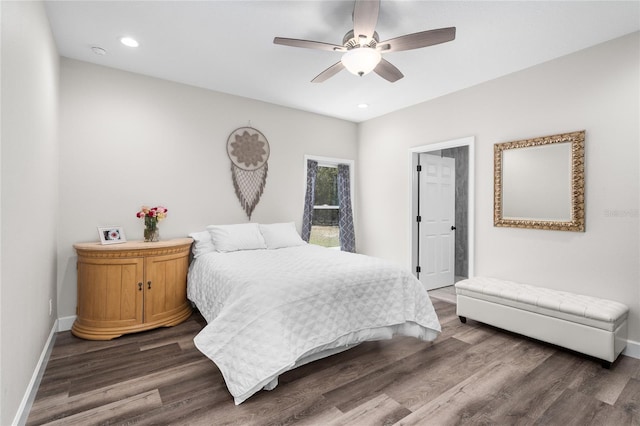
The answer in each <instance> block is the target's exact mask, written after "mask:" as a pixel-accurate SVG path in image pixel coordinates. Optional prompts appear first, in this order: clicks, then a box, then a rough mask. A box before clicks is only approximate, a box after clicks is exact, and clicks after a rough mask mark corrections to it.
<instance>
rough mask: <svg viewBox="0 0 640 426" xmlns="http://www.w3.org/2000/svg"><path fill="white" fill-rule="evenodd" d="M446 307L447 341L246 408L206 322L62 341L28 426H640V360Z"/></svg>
mask: <svg viewBox="0 0 640 426" xmlns="http://www.w3.org/2000/svg"><path fill="white" fill-rule="evenodd" d="M434 305H435V306H436V310H437V312H438V315H439V318H440V322H441V323H442V327H443V333H442V335H441V336H440V337H438V339H437V340H436V341H435V342H433V343H425V342H421V341H418V340H416V339H412V338H404V337H400V338H394V339H393V340H390V341H384V342H371V343H364V344H361V345H360V346H358V347H356V348H354V349H351V350H349V351H346V352H343V353H341V354H338V355H335V356H333V357H330V358H326V359H323V360H319V361H316V362H314V363H311V364H308V365H305V366H303V367H300V368H298V369H297V370H294V371H290V372H287V373H285V374H284V375H283V376H281V378H280V384H279V385H278V387H277V388H276V389H274V390H273V391H270V392H267V391H261V392H259V393H258V394H256V395H254V396H253V397H252V398H250V399H249V400H247V401H246V402H245V403H243V404H241V405H239V406H235V405H234V404H233V400H232V398H231V396H230V394H229V393H228V391H227V389H226V387H225V384H224V381H223V378H222V375H221V374H220V372H219V370H218V369H217V367H216V366H215V365H214V364H213V363H212V362H210V361H209V360H208V359H207V358H205V357H204V356H203V355H202V354H201V353H200V352H198V350H197V349H196V348H195V347H194V345H193V342H192V339H193V337H194V336H195V335H196V334H197V333H198V331H199V330H200V329H201V328H202V327H203V326H204V325H205V322H204V320H203V319H202V317H201V316H200V315H198V314H194V315H193V316H192V317H191V318H190V319H189V320H187V321H186V322H184V323H183V324H180V325H178V326H176V327H172V328H164V329H158V330H153V331H149V332H144V333H138V334H134V335H129V336H123V337H121V338H118V339H115V340H113V341H109V342H93V341H86V340H81V339H77V338H75V337H73V336H72V335H71V334H70V333H69V332H63V333H59V334H58V336H57V339H56V342H55V346H54V349H53V352H52V354H51V359H50V360H49V363H48V365H47V368H46V371H45V374H44V377H43V380H42V383H41V385H40V388H39V390H38V394H37V397H36V401H35V403H34V405H33V407H32V410H31V412H30V415H29V419H28V424H29V425H41V424H64V425H90V424H105V425H106V424H149V425H151V424H153V425H160V424H175V425H183V424H185V425H186V424H194V425H197V424H201V425H226V424H236V425H272V424H273V425H276V424H277V425H286V424H304V425H327V424H335V425H347V424H351V425H378V424H379V425H391V424H401V425H415V424H421V425H449V424H451V425H454V424H499V425H502V424H519V425H520V424H543V425H563V426H565V425H640V360H638V359H633V358H629V357H625V356H621V357H620V359H619V360H618V361H617V362H616V363H615V364H614V366H613V368H612V369H611V370H606V369H604V368H602V367H601V366H600V364H599V363H598V361H595V360H593V359H590V358H587V357H584V356H581V355H579V354H575V353H572V352H568V351H565V350H562V349H559V348H556V347H553V346H550V345H546V344H543V343H540V342H536V341H533V340H529V339H526V338H523V337H520V336H517V335H513V334H510V333H506V332H504V331H501V330H498V329H495V328H492V327H489V326H486V325H483V324H479V323H477V322H474V321H471V320H469V321H468V322H467V324H462V323H460V322H459V320H458V318H457V317H456V315H455V305H453V304H450V303H446V302H444V301H439V300H434Z"/></svg>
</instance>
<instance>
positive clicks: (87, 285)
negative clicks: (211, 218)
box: [71, 238, 193, 340]
mask: <svg viewBox="0 0 640 426" xmlns="http://www.w3.org/2000/svg"><path fill="white" fill-rule="evenodd" d="M192 241H193V240H192V239H191V238H179V239H174V240H167V241H159V242H154V243H145V242H141V241H140V242H138V241H133V242H126V243H122V244H109V245H102V244H100V243H82V244H74V246H73V247H74V248H75V249H76V252H77V253H78V264H77V268H78V307H77V312H76V313H77V318H76V321H75V322H74V324H73V327H72V328H71V332H72V333H73V334H74V335H75V336H78V337H81V338H83V339H90V340H109V339H113V338H114V337H118V336H121V335H123V334H126V333H134V332H138V331H143V330H149V329H152V328H156V327H168V326H172V325H176V324H179V323H181V322H182V321H184V320H186V319H187V318H189V316H190V315H191V304H190V303H189V301H188V300H187V271H188V268H189V251H190V248H191V243H192Z"/></svg>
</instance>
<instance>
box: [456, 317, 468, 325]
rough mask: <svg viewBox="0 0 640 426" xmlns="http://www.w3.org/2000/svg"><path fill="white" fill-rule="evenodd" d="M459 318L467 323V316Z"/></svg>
mask: <svg viewBox="0 0 640 426" xmlns="http://www.w3.org/2000/svg"><path fill="white" fill-rule="evenodd" d="M458 318H460V322H461V323H463V324H466V323H467V317H463V316H459V317H458Z"/></svg>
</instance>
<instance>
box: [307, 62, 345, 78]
mask: <svg viewBox="0 0 640 426" xmlns="http://www.w3.org/2000/svg"><path fill="white" fill-rule="evenodd" d="M343 69H344V65H342V62H341V61H340V62H336V63H335V64H333V65H331V66H330V67H329V68H327V69H326V70H324V71H322V72H321V73H320V74H318V75H317V76H316V78H314V79H313V80H311V82H312V83H322V82H323V81H325V80H328V79H329V78H331V77H333V76H334V75H336V74H338V73H339V72H340V71H342V70H343Z"/></svg>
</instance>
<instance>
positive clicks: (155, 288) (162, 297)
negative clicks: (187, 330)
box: [144, 253, 190, 324]
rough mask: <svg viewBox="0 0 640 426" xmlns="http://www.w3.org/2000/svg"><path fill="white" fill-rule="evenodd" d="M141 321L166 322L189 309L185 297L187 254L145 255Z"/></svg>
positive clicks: (149, 322) (180, 315)
mask: <svg viewBox="0 0 640 426" xmlns="http://www.w3.org/2000/svg"><path fill="white" fill-rule="evenodd" d="M144 267H145V280H146V281H145V285H144V288H145V296H144V322H145V323H147V324H153V323H156V322H158V323H165V322H166V321H167V320H171V319H172V318H174V317H184V314H185V312H190V307H189V305H188V303H189V302H188V301H187V269H188V268H189V258H188V255H187V256H185V255H184V253H176V254H168V255H163V256H151V257H147V258H146V259H145V265H144Z"/></svg>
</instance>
